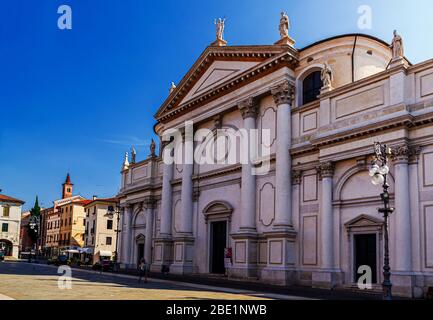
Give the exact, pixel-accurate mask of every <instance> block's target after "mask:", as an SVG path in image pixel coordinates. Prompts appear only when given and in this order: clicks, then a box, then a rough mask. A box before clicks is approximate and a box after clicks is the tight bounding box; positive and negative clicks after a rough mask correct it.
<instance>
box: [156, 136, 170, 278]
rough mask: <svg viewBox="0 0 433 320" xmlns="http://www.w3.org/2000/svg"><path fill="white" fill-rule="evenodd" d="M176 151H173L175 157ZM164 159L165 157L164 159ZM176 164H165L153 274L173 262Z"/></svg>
mask: <svg viewBox="0 0 433 320" xmlns="http://www.w3.org/2000/svg"><path fill="white" fill-rule="evenodd" d="M168 145H169V143H168V142H167V143H166V144H164V145H163V146H161V154H164V151H165V150H164V149H165V148H166V147H167V146H168ZM174 151H175V150H171V152H172V155H173V156H174ZM163 158H164V157H163ZM173 169H174V164H173V163H169V162H168V160H167V159H166V161H165V162H164V164H163V173H162V190H161V192H162V194H161V212H160V230H159V236H158V238H155V240H154V250H153V252H154V256H153V257H152V265H151V271H152V272H161V268H162V266H167V267H168V266H169V265H170V264H171V262H172V260H173V243H172V216H173V208H172V206H173V188H172V185H171V180H173Z"/></svg>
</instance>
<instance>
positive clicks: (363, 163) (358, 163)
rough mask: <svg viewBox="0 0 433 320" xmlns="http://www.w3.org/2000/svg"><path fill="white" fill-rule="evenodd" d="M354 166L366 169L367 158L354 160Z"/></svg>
mask: <svg viewBox="0 0 433 320" xmlns="http://www.w3.org/2000/svg"><path fill="white" fill-rule="evenodd" d="M356 166H357V167H358V168H360V169H366V168H367V158H366V157H359V158H356Z"/></svg>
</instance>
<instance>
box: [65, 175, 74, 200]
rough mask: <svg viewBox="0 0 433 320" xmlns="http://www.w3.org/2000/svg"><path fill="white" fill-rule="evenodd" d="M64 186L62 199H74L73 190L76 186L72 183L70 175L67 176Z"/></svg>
mask: <svg viewBox="0 0 433 320" xmlns="http://www.w3.org/2000/svg"><path fill="white" fill-rule="evenodd" d="M62 186H63V191H62V199H65V198H70V197H72V189H73V186H74V184H73V183H71V177H70V176H69V173H68V175H67V176H66V180H65V183H63V184H62Z"/></svg>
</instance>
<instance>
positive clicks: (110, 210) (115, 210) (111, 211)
mask: <svg viewBox="0 0 433 320" xmlns="http://www.w3.org/2000/svg"><path fill="white" fill-rule="evenodd" d="M114 214H115V215H116V230H114V232H116V244H115V251H114V258H113V260H114V265H115V268H116V271H117V270H118V263H117V259H118V256H117V252H118V251H117V246H118V243H119V233H120V232H122V230H120V228H119V222H120V207H119V206H116V207H113V206H108V211H107V215H109V216H111V217H112V216H113V215H114Z"/></svg>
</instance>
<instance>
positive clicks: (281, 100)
mask: <svg viewBox="0 0 433 320" xmlns="http://www.w3.org/2000/svg"><path fill="white" fill-rule="evenodd" d="M294 93H295V87H294V86H293V84H291V83H290V82H289V81H284V82H283V83H281V84H279V85H277V86H275V87H273V88H272V89H271V94H272V97H273V98H274V101H275V104H276V105H277V106H279V105H281V104H289V105H292V104H293V98H294Z"/></svg>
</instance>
